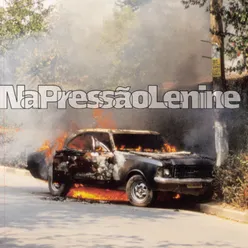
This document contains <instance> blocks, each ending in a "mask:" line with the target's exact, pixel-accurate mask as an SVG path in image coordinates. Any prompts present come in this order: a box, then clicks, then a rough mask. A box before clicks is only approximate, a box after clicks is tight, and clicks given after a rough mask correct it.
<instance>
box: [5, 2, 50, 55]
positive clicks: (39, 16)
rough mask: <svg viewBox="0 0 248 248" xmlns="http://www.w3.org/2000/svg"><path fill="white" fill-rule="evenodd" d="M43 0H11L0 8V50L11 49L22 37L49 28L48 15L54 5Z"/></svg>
mask: <svg viewBox="0 0 248 248" xmlns="http://www.w3.org/2000/svg"><path fill="white" fill-rule="evenodd" d="M43 2H44V1H43V0H9V1H4V5H3V6H2V7H1V8H0V26H1V29H0V52H1V53H4V52H6V50H9V49H10V48H11V47H12V46H13V45H14V44H16V42H17V41H18V40H20V39H22V38H28V37H31V36H32V37H33V36H37V34H40V33H41V32H45V31H47V30H48V20H47V17H48V15H49V14H50V12H51V10H52V6H49V7H45V6H44V3H43Z"/></svg>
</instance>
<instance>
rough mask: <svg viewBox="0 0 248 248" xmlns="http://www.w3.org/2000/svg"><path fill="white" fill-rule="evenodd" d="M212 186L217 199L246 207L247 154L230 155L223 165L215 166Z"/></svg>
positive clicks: (247, 204) (247, 196) (247, 193)
mask: <svg viewBox="0 0 248 248" xmlns="http://www.w3.org/2000/svg"><path fill="white" fill-rule="evenodd" d="M214 186H215V193H216V196H217V198H218V199H220V200H222V201H223V202H225V203H227V204H231V205H233V206H235V207H241V208H248V156H247V155H246V154H238V155H237V154H236V155H230V156H229V157H228V159H227V161H226V163H225V164H224V165H223V166H221V167H219V168H215V183H214Z"/></svg>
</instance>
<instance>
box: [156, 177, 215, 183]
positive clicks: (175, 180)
mask: <svg viewBox="0 0 248 248" xmlns="http://www.w3.org/2000/svg"><path fill="white" fill-rule="evenodd" d="M154 181H155V182H156V183H159V184H189V183H212V182H213V178H204V179H203V178H183V179H181V178H163V177H155V178H154Z"/></svg>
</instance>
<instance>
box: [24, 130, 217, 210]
mask: <svg viewBox="0 0 248 248" xmlns="http://www.w3.org/2000/svg"><path fill="white" fill-rule="evenodd" d="M168 148H169V149H168ZM40 155H41V154H40V153H39V154H37V153H34V154H31V155H30V156H29V158H28V169H29V170H30V172H31V174H32V175H33V176H34V177H36V178H42V179H47V180H48V186H49V190H50V192H51V194H52V195H53V196H66V194H67V193H68V192H69V190H70V188H71V187H72V185H73V184H76V183H77V184H83V185H87V186H94V187H105V188H108V189H118V190H125V191H126V193H127V196H128V199H129V202H130V203H131V204H132V205H134V206H139V207H146V206H150V205H152V204H153V203H154V202H155V200H156V198H157V193H158V192H161V191H163V192H170V193H175V194H181V195H192V196H195V197H199V199H201V200H204V201H208V200H210V199H211V197H212V194H213V189H212V182H213V167H214V160H212V159H211V158H208V157H205V156H201V155H199V154H194V153H191V152H184V151H182V152H176V151H174V149H173V148H172V149H170V147H169V145H167V144H166V142H165V139H164V138H163V137H162V136H161V135H160V134H159V133H157V132H153V131H142V130H120V129H115V130H113V129H111V130H109V129H83V130H79V131H78V132H77V133H74V134H72V135H71V136H69V137H68V138H67V139H66V140H65V142H64V147H63V149H61V150H57V151H56V152H55V154H54V156H53V158H52V161H51V162H50V164H49V165H46V161H45V157H42V156H40ZM44 165H45V166H44Z"/></svg>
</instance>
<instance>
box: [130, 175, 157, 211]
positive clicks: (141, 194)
mask: <svg viewBox="0 0 248 248" xmlns="http://www.w3.org/2000/svg"><path fill="white" fill-rule="evenodd" d="M126 192H127V196H128V199H129V202H130V203H131V204H132V205H133V206H136V207H148V206H150V205H152V204H153V203H154V201H155V199H156V196H155V192H154V191H152V190H151V189H150V188H149V186H148V185H147V182H146V181H145V179H144V178H143V177H142V176H141V175H134V176H132V177H131V178H130V179H129V180H128V182H127V185H126Z"/></svg>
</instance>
